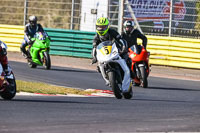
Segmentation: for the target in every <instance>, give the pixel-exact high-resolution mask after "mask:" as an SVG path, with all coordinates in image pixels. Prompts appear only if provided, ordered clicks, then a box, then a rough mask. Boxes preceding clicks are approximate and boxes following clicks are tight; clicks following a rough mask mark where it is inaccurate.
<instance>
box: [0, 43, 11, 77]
mask: <svg viewBox="0 0 200 133" xmlns="http://www.w3.org/2000/svg"><path fill="white" fill-rule="evenodd" d="M0 62H1V65H2V67H3V71H4V72H5V74H6V75H9V74H10V72H11V68H10V67H9V64H8V58H7V46H6V44H5V43H3V42H2V41H0Z"/></svg>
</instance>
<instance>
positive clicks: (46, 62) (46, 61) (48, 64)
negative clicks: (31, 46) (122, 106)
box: [43, 52, 51, 69]
mask: <svg viewBox="0 0 200 133" xmlns="http://www.w3.org/2000/svg"><path fill="white" fill-rule="evenodd" d="M43 55H44V59H43V65H44V67H45V69H50V68H51V59H50V56H49V53H48V52H44V53H43Z"/></svg>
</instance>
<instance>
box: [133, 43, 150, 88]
mask: <svg viewBox="0 0 200 133" xmlns="http://www.w3.org/2000/svg"><path fill="white" fill-rule="evenodd" d="M149 56H150V53H149V52H147V50H146V49H145V48H144V47H143V46H141V45H133V46H131V47H130V48H129V58H131V60H132V65H131V70H132V71H133V72H134V73H135V74H136V76H135V77H134V78H133V81H134V83H135V85H136V86H142V87H143V88H147V87H148V80H147V78H148V76H149Z"/></svg>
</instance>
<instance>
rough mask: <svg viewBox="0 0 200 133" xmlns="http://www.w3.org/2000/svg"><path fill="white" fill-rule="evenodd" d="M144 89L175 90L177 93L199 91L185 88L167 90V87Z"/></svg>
mask: <svg viewBox="0 0 200 133" xmlns="http://www.w3.org/2000/svg"><path fill="white" fill-rule="evenodd" d="M146 89H156V90H177V91H200V90H199V89H186V88H169V87H148V88H146Z"/></svg>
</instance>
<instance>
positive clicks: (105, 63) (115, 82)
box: [96, 41, 132, 99]
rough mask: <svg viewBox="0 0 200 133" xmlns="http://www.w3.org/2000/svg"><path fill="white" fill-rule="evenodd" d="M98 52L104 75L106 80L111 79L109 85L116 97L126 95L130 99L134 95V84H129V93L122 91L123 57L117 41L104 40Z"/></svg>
mask: <svg viewBox="0 0 200 133" xmlns="http://www.w3.org/2000/svg"><path fill="white" fill-rule="evenodd" d="M96 52H97V56H96V57H97V61H98V65H99V68H100V70H101V74H102V77H103V78H104V80H105V81H109V86H110V87H111V88H112V91H113V93H114V95H115V97H116V98H117V99H121V98H122V96H124V98H125V99H130V98H131V97H132V85H131V84H130V85H129V88H128V92H127V93H123V91H122V82H123V77H124V71H123V69H122V63H123V59H122V58H121V57H120V55H119V51H118V48H117V46H116V43H115V42H111V41H105V42H102V43H100V44H99V45H98V46H97V49H96ZM129 78H130V77H129ZM127 80H129V79H127ZM129 83H130V82H129Z"/></svg>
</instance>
